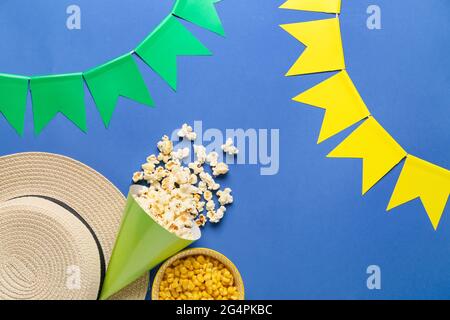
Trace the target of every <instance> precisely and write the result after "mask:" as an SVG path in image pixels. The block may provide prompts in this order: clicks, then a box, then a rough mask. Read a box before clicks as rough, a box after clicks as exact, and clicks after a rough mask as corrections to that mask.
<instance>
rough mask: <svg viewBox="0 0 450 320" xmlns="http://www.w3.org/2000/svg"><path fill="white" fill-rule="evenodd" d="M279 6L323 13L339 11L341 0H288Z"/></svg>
mask: <svg viewBox="0 0 450 320" xmlns="http://www.w3.org/2000/svg"><path fill="white" fill-rule="evenodd" d="M280 8H281V9H292V10H302V11H315V12H325V13H340V12H341V0H288V1H286V2H285V3H283V4H282V5H281V6H280Z"/></svg>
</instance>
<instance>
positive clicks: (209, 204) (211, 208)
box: [206, 200, 216, 211]
mask: <svg viewBox="0 0 450 320" xmlns="http://www.w3.org/2000/svg"><path fill="white" fill-rule="evenodd" d="M215 209H216V204H215V203H214V201H213V200H209V201H208V202H207V203H206V211H214V210H215Z"/></svg>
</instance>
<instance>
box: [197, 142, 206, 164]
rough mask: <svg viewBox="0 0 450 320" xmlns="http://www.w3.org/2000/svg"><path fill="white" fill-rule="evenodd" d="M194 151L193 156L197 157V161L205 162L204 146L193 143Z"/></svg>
mask: <svg viewBox="0 0 450 320" xmlns="http://www.w3.org/2000/svg"><path fill="white" fill-rule="evenodd" d="M194 153H195V156H196V157H197V162H198V163H201V164H203V163H205V161H206V158H207V156H206V148H205V147H204V146H202V145H197V144H194Z"/></svg>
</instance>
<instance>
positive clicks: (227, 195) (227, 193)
mask: <svg viewBox="0 0 450 320" xmlns="http://www.w3.org/2000/svg"><path fill="white" fill-rule="evenodd" d="M216 194H217V196H218V200H219V203H220V204H221V205H222V206H224V205H227V204H231V203H233V196H232V195H231V189H230V188H225V189H224V190H223V191H222V190H219V191H217V193H216Z"/></svg>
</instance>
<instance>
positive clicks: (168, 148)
mask: <svg viewBox="0 0 450 320" xmlns="http://www.w3.org/2000/svg"><path fill="white" fill-rule="evenodd" d="M157 146H158V149H159V151H160V152H161V153H162V154H163V155H166V156H168V155H170V153H171V152H172V151H173V143H172V141H170V139H169V137H168V136H166V135H164V136H163V137H162V139H161V141H159V142H158V145H157Z"/></svg>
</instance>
